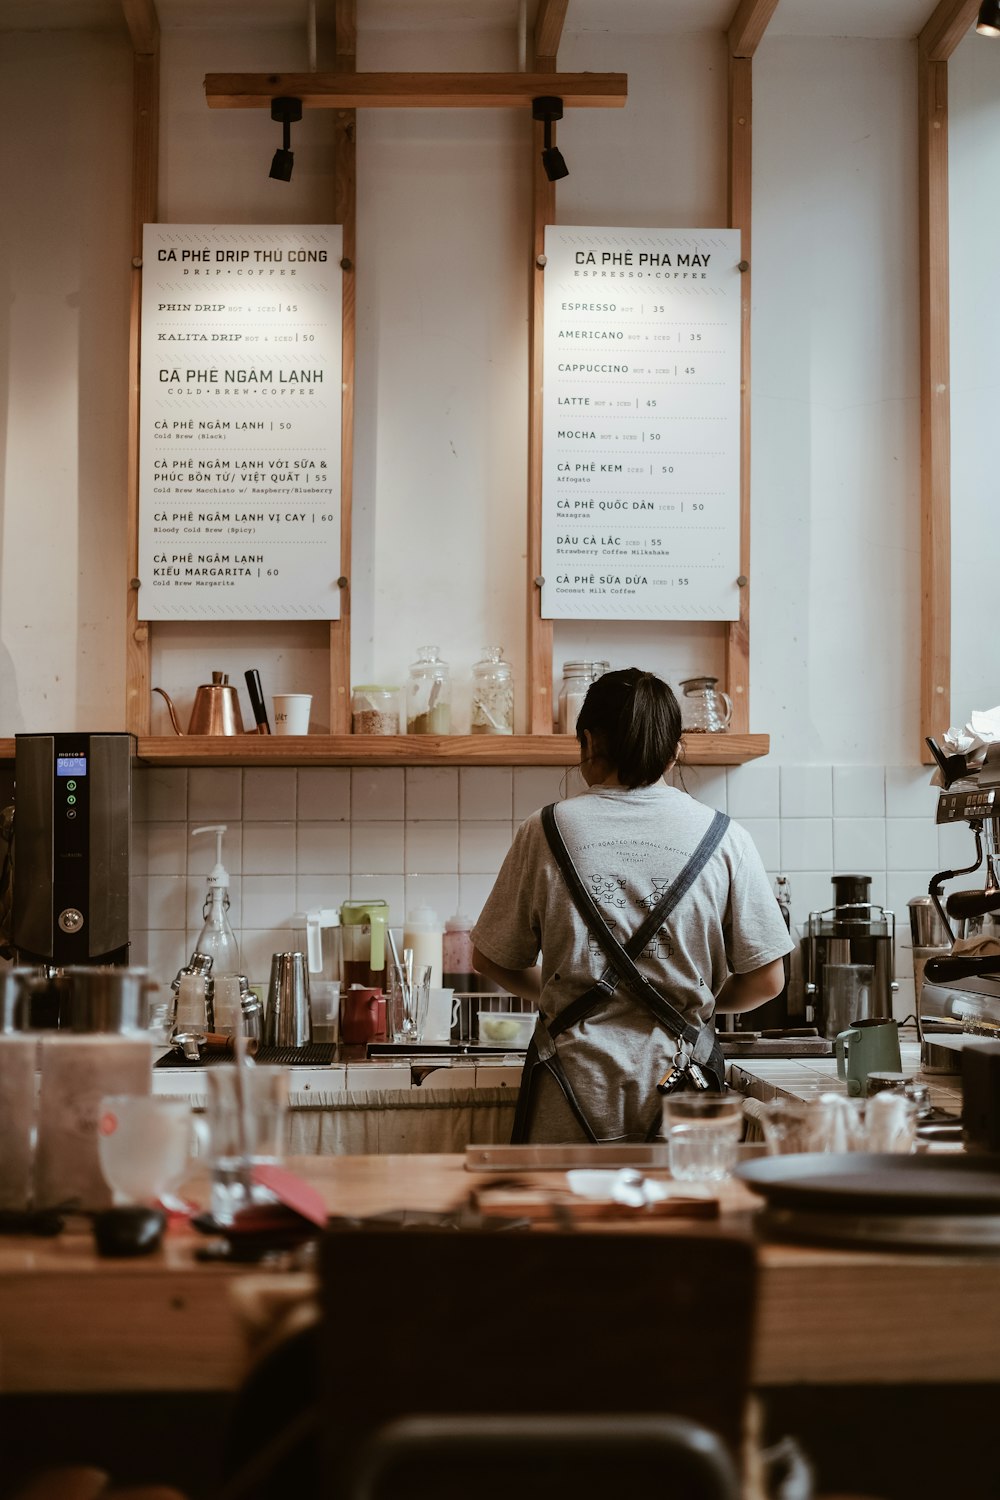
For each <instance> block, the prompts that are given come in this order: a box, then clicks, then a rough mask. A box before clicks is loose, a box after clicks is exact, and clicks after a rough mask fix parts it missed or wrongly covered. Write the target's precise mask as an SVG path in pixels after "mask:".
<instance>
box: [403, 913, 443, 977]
mask: <svg viewBox="0 0 1000 1500" xmlns="http://www.w3.org/2000/svg"><path fill="white" fill-rule="evenodd" d="M443 946H444V925H443V923H442V921H441V919H440V917H439V916H438V914H437V912H436V911H434V910H433V908H432V907H430V906H415V907H414V908H413V910H412V911H409V912H407V914H406V921H405V922H404V923H403V949H404V950H405V949H406V948H412V949H413V969H414V972H416V970H417V969H419V968H420V966H421V964H427V966H428V967H429V968H430V971H431V989H440V988H441V966H442V956H443Z"/></svg>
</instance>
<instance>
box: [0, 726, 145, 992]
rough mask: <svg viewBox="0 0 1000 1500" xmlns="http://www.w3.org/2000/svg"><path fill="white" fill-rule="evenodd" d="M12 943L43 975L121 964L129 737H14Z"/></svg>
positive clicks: (125, 931)
mask: <svg viewBox="0 0 1000 1500" xmlns="http://www.w3.org/2000/svg"><path fill="white" fill-rule="evenodd" d="M14 745H15V750H14V766H15V769H14V872H13V883H12V913H11V937H12V942H13V946H14V948H15V949H16V952H17V962H18V963H19V964H22V965H37V966H39V967H40V968H42V969H47V970H49V971H51V970H53V969H63V968H66V967H68V966H71V965H72V966H81V965H102V966H103V965H126V964H127V963H128V952H129V853H130V841H131V813H132V759H133V756H134V754H135V739H134V737H133V736H132V735H131V734H85V733H81V734H77V733H71V734H19V735H16V736H15V741H14Z"/></svg>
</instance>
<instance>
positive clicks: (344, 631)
mask: <svg viewBox="0 0 1000 1500" xmlns="http://www.w3.org/2000/svg"><path fill="white" fill-rule="evenodd" d="M334 28H335V30H334V47H335V53H336V66H337V73H338V74H350V73H353V72H354V59H355V52H356V49H357V15H356V4H355V0H335V5H334ZM355 124H356V116H355V113H354V111H353V109H342V110H338V111H337V113H336V115H335V116H334V146H333V163H334V166H333V171H334V180H333V221H334V223H335V224H340V225H342V227H343V233H344V248H343V273H344V280H343V319H342V324H341V337H342V341H343V342H342V349H343V359H342V381H341V426H340V576H341V578H343V579H346V580H347V586H346V587H344V588H341V590H340V619H339V620H332V621H331V622H330V728H331V730H332V732H333V733H334V734H347V732H348V731H349V729H350V727H351V588H350V579H351V537H352V515H353V499H354V365H355V348H356V327H357V324H356V312H355V308H356V295H355V291H356V280H355V255H356V250H357V149H356V132H355Z"/></svg>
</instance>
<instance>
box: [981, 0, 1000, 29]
mask: <svg viewBox="0 0 1000 1500" xmlns="http://www.w3.org/2000/svg"><path fill="white" fill-rule="evenodd" d="M976 30H977V31H978V32H979V35H980V36H1000V0H983V3H982V5H981V6H980V7H979V20H978V21H977V22H976Z"/></svg>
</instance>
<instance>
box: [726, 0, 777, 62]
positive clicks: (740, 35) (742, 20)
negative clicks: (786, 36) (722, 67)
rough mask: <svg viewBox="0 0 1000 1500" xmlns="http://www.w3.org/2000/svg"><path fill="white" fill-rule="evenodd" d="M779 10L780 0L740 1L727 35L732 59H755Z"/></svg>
mask: <svg viewBox="0 0 1000 1500" xmlns="http://www.w3.org/2000/svg"><path fill="white" fill-rule="evenodd" d="M777 8H778V0H740V3H739V5H738V6H737V7H736V13H735V15H734V16H733V19H732V20H731V21H730V23H729V30H728V31H727V33H726V40H727V41H728V43H729V55H730V57H753V55H754V53H755V52H756V51H757V48H758V47H759V46H760V43H761V39H762V38H763V35H764V32H765V31H766V30H767V28H768V25H769V24H770V20H771V17H772V16H773V15H774V12H775V11H776V10H777Z"/></svg>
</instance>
